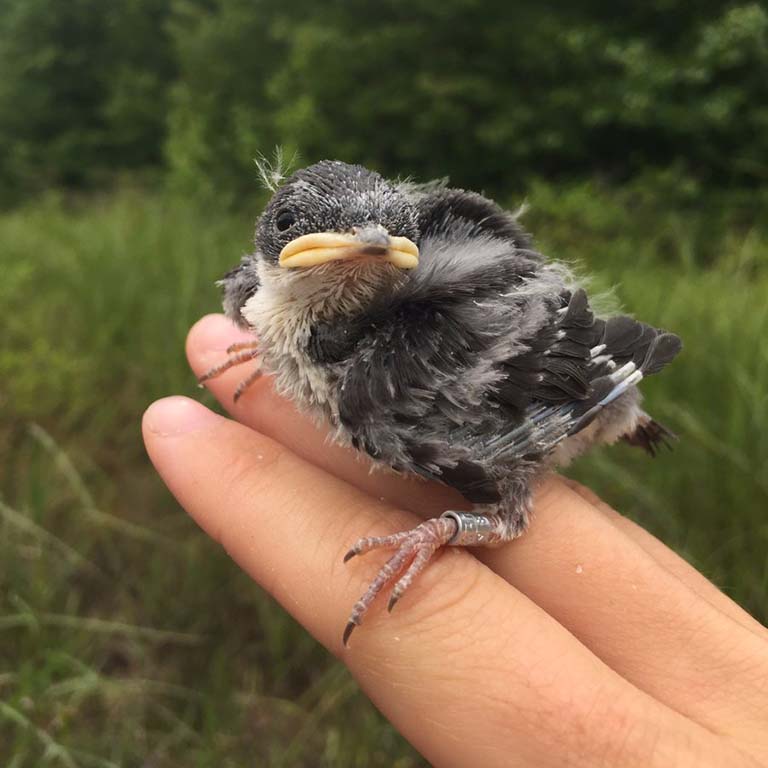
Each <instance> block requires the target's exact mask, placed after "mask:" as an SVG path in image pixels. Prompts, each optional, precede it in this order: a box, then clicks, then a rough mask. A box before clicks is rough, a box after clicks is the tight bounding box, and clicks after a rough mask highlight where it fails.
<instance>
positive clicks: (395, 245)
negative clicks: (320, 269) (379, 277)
mask: <svg viewBox="0 0 768 768" xmlns="http://www.w3.org/2000/svg"><path fill="white" fill-rule="evenodd" d="M361 256H372V257H378V258H380V259H381V261H382V262H386V263H389V264H394V265H395V266H396V267H399V268H400V269H414V267H416V266H418V263H419V249H418V246H417V245H416V243H414V242H413V241H411V240H409V239H408V238H407V237H390V236H389V235H388V234H387V233H386V232H385V231H384V230H383V229H381V228H364V229H360V230H357V231H355V232H354V233H352V234H340V233H337V232H314V233H312V234H311V235H302V236H301V237H297V238H296V239H295V240H291V242H290V243H288V244H287V245H286V246H285V248H283V250H282V251H281V252H280V266H281V267H285V268H286V269H294V268H296V267H316V266H318V265H319V264H325V263H327V262H329V261H342V260H345V259H354V258H359V257H361Z"/></svg>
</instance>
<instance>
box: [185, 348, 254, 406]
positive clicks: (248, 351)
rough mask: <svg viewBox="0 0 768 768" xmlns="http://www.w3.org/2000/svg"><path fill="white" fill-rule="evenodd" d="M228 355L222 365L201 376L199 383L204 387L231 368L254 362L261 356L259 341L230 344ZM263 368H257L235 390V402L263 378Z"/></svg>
mask: <svg viewBox="0 0 768 768" xmlns="http://www.w3.org/2000/svg"><path fill="white" fill-rule="evenodd" d="M227 354H228V355H229V357H228V358H227V359H226V360H225V361H224V362H223V363H221V364H219V365H216V366H214V367H213V368H209V369H208V370H207V371H206V372H205V373H204V374H203V375H202V376H199V377H198V379H197V383H198V384H199V385H200V386H201V387H202V386H203V384H205V382H206V381H210V380H211V379H215V378H216V377H217V376H221V374H222V373H224V372H225V371H228V370H229V369H230V368H234V367H235V366H236V365H242V364H243V363H248V362H250V361H251V360H254V359H255V358H256V357H258V355H259V342H258V341H255V340H254V341H242V342H238V343H237V344H230V346H228V347H227ZM261 373H262V372H261V368H256V370H255V371H253V372H252V373H250V374H249V375H248V376H246V378H245V379H243V380H242V381H241V382H240V383H239V384H238V385H237V388H236V389H235V392H234V395H233V400H234V401H235V402H237V401H238V400H239V399H240V397H241V396H242V394H243V393H244V392H245V390H246V389H248V387H250V386H251V384H253V383H254V382H255V381H256V380H257V379H259V378H260V377H261Z"/></svg>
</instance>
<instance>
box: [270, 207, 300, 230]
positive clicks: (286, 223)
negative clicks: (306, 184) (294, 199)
mask: <svg viewBox="0 0 768 768" xmlns="http://www.w3.org/2000/svg"><path fill="white" fill-rule="evenodd" d="M295 223H296V217H295V216H294V215H293V211H289V210H287V209H283V210H282V211H279V212H278V214H277V216H275V226H276V227H277V229H278V232H285V231H286V230H287V229H290V228H291V227H292V226H293V225H294V224H295Z"/></svg>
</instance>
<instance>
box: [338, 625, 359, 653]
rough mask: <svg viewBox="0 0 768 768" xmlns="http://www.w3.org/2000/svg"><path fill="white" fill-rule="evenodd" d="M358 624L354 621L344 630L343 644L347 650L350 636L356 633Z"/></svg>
mask: <svg viewBox="0 0 768 768" xmlns="http://www.w3.org/2000/svg"><path fill="white" fill-rule="evenodd" d="M356 626H357V624H356V623H355V622H354V621H348V622H347V626H346V627H345V628H344V636H343V637H342V638H341V642H342V643H343V644H344V647H345V648H346V647H347V645H348V643H349V636H350V635H351V634H352V633H353V632H354V631H355V627H356Z"/></svg>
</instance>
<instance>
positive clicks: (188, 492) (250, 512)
mask: <svg viewBox="0 0 768 768" xmlns="http://www.w3.org/2000/svg"><path fill="white" fill-rule="evenodd" d="M144 435H145V440H146V444H147V449H148V451H149V454H150V457H151V458H152V461H153V462H154V464H155V466H156V467H157V469H158V471H159V472H160V474H161V475H162V477H163V479H164V480H165V481H166V483H167V484H168V486H169V488H170V489H171V490H172V491H173V493H174V494H175V495H176V497H177V498H178V499H179V501H180V502H181V503H182V505H183V506H185V507H186V508H187V510H188V511H189V512H190V514H191V515H192V516H193V517H194V518H195V519H196V520H197V521H198V523H199V524H200V525H201V526H202V527H203V528H204V529H205V530H206V531H208V532H209V533H210V534H211V535H212V536H213V537H214V538H216V539H217V540H218V541H220V542H221V543H222V545H223V546H224V547H225V548H226V549H227V551H228V552H229V554H230V555H231V556H232V557H233V558H234V559H235V560H236V561H237V562H238V563H239V564H240V565H241V567H243V568H244V569H245V570H246V571H247V572H248V573H249V574H250V575H251V576H252V577H253V578H254V579H256V580H257V581H258V582H259V583H260V584H262V585H263V586H264V587H265V588H266V589H268V590H269V591H270V592H271V593H272V594H273V595H274V596H275V597H276V598H277V599H278V600H279V601H280V602H281V603H282V604H283V605H284V606H285V608H286V609H287V610H288V611H290V612H291V613H292V614H293V615H294V616H295V617H296V618H297V619H298V620H299V621H301V622H302V623H303V624H304V625H305V626H306V627H307V628H308V629H309V630H310V631H311V632H312V633H313V634H314V635H315V636H316V637H317V638H318V639H319V640H320V641H321V642H322V643H324V644H325V645H326V646H327V647H328V648H330V649H331V650H332V651H333V652H334V653H337V654H340V653H341V652H342V649H341V644H340V631H341V628H342V627H343V625H344V621H345V619H346V614H347V611H348V610H349V607H350V606H351V605H352V603H353V601H354V600H355V598H356V597H357V596H358V595H359V593H360V592H361V591H362V589H363V586H364V584H365V583H367V580H368V579H369V577H370V576H371V573H372V570H373V569H374V568H375V567H376V564H375V563H368V562H366V561H362V563H361V564H359V567H355V568H349V567H344V566H342V564H341V554H342V552H343V551H344V549H345V548H346V546H347V544H348V542H349V541H350V540H352V539H354V538H356V537H357V536H359V535H360V534H369V535H370V534H373V535H375V534H378V533H384V532H386V531H388V530H390V529H391V527H392V526H394V525H397V526H399V527H409V526H411V525H414V524H415V523H416V522H417V520H416V518H415V517H413V516H412V515H410V514H407V513H404V512H401V511H398V510H396V509H392V508H391V507H388V506H386V505H385V504H382V503H380V502H377V501H375V500H373V499H371V498H370V497H368V496H367V495H365V494H364V493H362V492H361V491H359V490H357V489H355V488H353V487H351V486H350V485H348V484H346V483H344V482H343V481H341V480H339V479H337V478H335V477H332V476H331V475H329V474H327V473H326V472H324V471H322V470H321V469H318V468H317V467H315V466H312V465H311V464H309V463H307V462H305V461H303V460H301V459H300V458H298V457H297V456H295V455H294V454H292V453H291V452H290V451H288V450H286V449H285V448H284V447H283V446H281V445H279V444H278V443H275V442H274V441H272V440H270V439H268V438H266V437H264V436H262V435H259V434H258V433H255V432H253V431H252V430H249V429H247V428H246V427H244V426H242V425H240V424H237V423H234V422H231V421H229V420H227V419H224V418H222V417H219V416H216V415H215V414H212V413H211V412H209V411H207V410H206V409H204V408H202V406H200V405H198V404H196V403H194V402H193V401H190V400H185V399H181V398H174V399H172V400H170V401H160V402H159V403H156V404H155V405H154V406H152V407H151V408H150V409H149V410H148V412H147V414H146V415H145V420H144ZM355 643H356V645H355V647H354V648H353V649H352V650H351V651H350V652H347V653H345V654H344V661H345V663H347V664H348V665H349V667H350V669H351V670H352V672H353V673H354V674H355V676H356V677H357V678H358V680H359V681H360V683H361V685H362V686H363V687H364V689H365V690H366V692H367V693H368V694H369V695H370V696H371V698H372V699H373V700H374V701H375V702H376V703H377V705H378V706H379V708H380V709H381V710H382V711H383V712H384V713H385V714H386V715H387V717H388V718H389V719H390V720H392V722H393V723H394V724H395V725H396V726H397V727H398V728H399V729H400V730H401V731H402V732H403V733H404V734H405V735H406V737H407V738H409V739H410V740H411V741H412V742H413V743H414V745H415V746H416V747H417V748H418V749H419V750H420V751H421V752H422V753H423V754H424V755H425V756H427V758H428V759H430V760H431V761H433V762H435V763H438V764H440V765H484V766H496V765H499V766H501V765H505V766H509V765H512V766H514V765H520V766H540V765H541V766H544V765H561V764H562V763H563V762H564V761H565V759H566V757H567V758H568V759H569V760H570V762H569V764H571V765H577V766H579V765H583V766H592V765H596V764H598V763H599V762H603V761H604V762H606V763H608V764H621V765H625V766H633V765H638V766H640V765H643V766H649V765H650V766H653V765H668V764H670V763H671V762H672V761H673V759H675V758H676V757H677V756H679V755H680V754H683V753H685V751H686V750H687V749H688V746H689V745H691V744H695V745H696V749H697V750H700V757H701V760H700V762H699V763H697V764H699V765H723V764H726V761H730V759H731V758H732V757H733V756H732V755H730V753H726V747H724V746H722V745H721V744H720V742H719V741H718V740H717V739H716V738H715V737H714V736H713V735H712V734H711V733H709V732H707V731H705V730H704V729H702V728H700V727H699V726H697V725H695V724H694V723H692V722H691V721H689V720H688V719H686V718H684V717H683V716H681V715H679V714H677V713H675V712H673V711H671V710H669V709H667V708H666V707H664V706H663V705H661V704H659V703H658V702H656V701H654V700H653V699H652V698H651V697H649V696H647V695H646V694H643V693H642V692H640V691H638V690H637V689H636V688H634V687H633V686H631V685H630V684H629V683H627V682H626V681H625V680H623V679H622V678H621V677H619V676H618V675H617V674H616V673H614V672H613V671H612V670H610V669H609V668H608V667H607V666H605V665H604V664H603V663H602V662H601V661H600V660H599V659H597V658H596V657H595V656H594V655H593V654H591V653H590V652H589V651H588V650H587V649H586V648H585V647H584V646H582V645H581V644H580V643H579V642H578V641H576V640H575V639H574V638H573V636H572V635H570V634H569V633H568V632H567V631H566V630H565V629H564V628H563V627H562V626H560V625H559V624H558V623H557V622H556V621H554V620H553V619H552V618H551V617H549V616H548V615H547V614H546V613H544V612H543V611H542V610H541V609H539V608H538V607H537V606H536V605H534V604H533V603H532V602H531V601H530V600H528V599H527V598H526V597H525V596H524V595H522V594H521V593H520V592H518V591H517V590H515V589H514V588H513V587H511V586H510V585H508V584H507V583H506V582H504V581H503V580H502V579H501V578H499V577H498V576H496V575H495V574H494V573H493V572H491V571H490V570H489V569H488V568H486V567H485V566H483V565H482V564H480V563H479V562H477V560H475V559H474V558H473V557H471V556H469V555H467V554H466V553H463V552H458V551H455V550H452V551H449V552H446V553H445V554H444V555H443V556H442V557H441V558H439V559H438V561H437V562H436V563H435V564H434V565H433V566H432V567H431V568H430V569H428V571H427V572H426V573H425V574H424V576H423V577H422V578H421V579H420V581H419V582H418V583H417V584H416V585H415V586H414V589H413V591H412V593H409V595H408V596H407V597H406V598H405V599H404V600H403V604H402V610H399V611H398V612H396V613H395V614H393V615H392V616H387V617H380V615H379V616H376V615H374V616H372V617H371V619H369V621H368V623H367V624H366V626H365V629H364V630H362V631H359V632H358V634H357V635H356V636H355Z"/></svg>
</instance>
